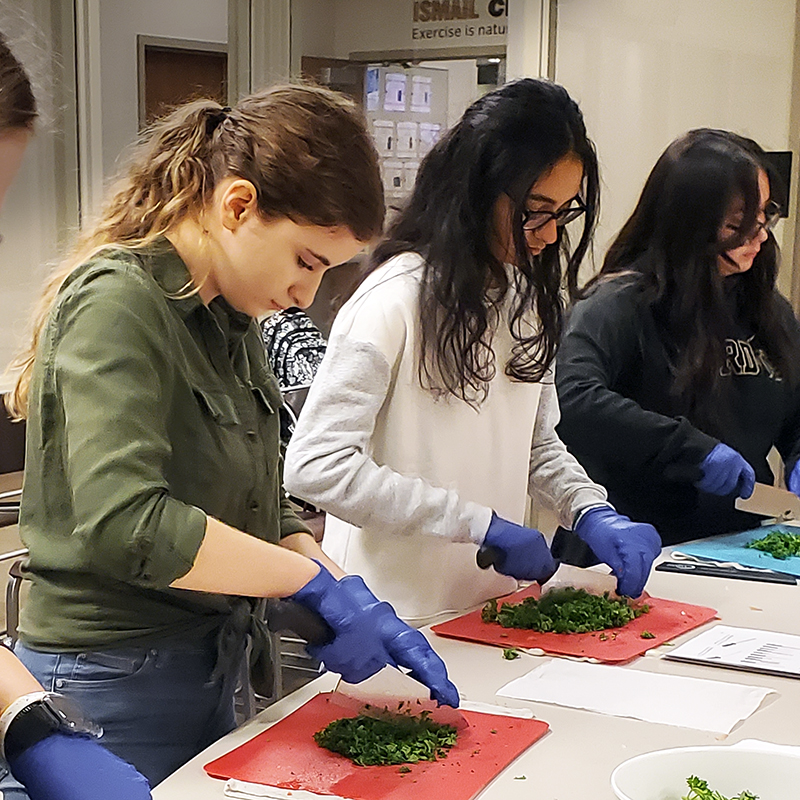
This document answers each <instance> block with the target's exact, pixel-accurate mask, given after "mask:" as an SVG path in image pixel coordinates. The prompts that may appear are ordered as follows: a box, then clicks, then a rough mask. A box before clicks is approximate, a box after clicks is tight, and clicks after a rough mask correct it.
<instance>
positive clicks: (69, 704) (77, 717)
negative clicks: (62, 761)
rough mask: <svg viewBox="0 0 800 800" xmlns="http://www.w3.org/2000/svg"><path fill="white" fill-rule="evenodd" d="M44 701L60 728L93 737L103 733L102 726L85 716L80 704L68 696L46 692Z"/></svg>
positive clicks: (98, 736) (97, 737)
mask: <svg viewBox="0 0 800 800" xmlns="http://www.w3.org/2000/svg"><path fill="white" fill-rule="evenodd" d="M45 702H46V704H47V706H48V708H49V709H50V710H51V711H52V712H53V713H54V714H55V715H56V717H58V722H59V725H60V726H61V727H62V728H64V729H66V730H69V731H72V732H73V733H85V734H88V735H89V736H93V737H94V738H95V739H99V738H100V737H101V736H102V735H103V728H102V727H101V726H100V725H98V724H97V723H95V722H92V720H90V719H89V718H88V717H87V716H85V714H84V713H83V711H82V710H81V708H80V706H79V705H78V704H77V703H76V702H74V701H73V700H70V698H69V697H64V695H63V694H48V695H47V698H46V701H45Z"/></svg>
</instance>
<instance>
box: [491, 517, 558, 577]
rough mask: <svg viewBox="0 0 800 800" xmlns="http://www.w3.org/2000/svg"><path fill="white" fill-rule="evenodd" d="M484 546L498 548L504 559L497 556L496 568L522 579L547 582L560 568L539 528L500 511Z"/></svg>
mask: <svg viewBox="0 0 800 800" xmlns="http://www.w3.org/2000/svg"><path fill="white" fill-rule="evenodd" d="M482 546H483V547H492V548H494V549H495V550H496V551H498V553H499V554H500V558H499V559H495V562H494V568H495V569H496V570H497V571H498V572H500V573H501V574H503V575H510V576H511V577H512V578H516V579H517V580H518V581H538V582H539V583H547V581H549V580H550V578H552V577H553V575H554V574H555V571H556V570H557V569H558V562H556V561H555V559H554V558H553V554H552V553H551V552H550V548H549V547H548V546H547V542H546V541H545V539H544V536H542V534H541V533H540V532H539V531H537V530H534V529H533V528H526V527H524V526H523V525H517V524H516V523H515V522H509V521H508V520H507V519H503V518H502V517H498V516H497V514H492V521H491V522H490V523H489V530H488V531H486V537H485V538H484V540H483V545H482Z"/></svg>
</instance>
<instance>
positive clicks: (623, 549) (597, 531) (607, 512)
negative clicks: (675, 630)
mask: <svg viewBox="0 0 800 800" xmlns="http://www.w3.org/2000/svg"><path fill="white" fill-rule="evenodd" d="M575 533H576V534H577V535H578V536H579V537H580V538H581V539H583V541H584V542H586V544H588V545H589V547H591V548H592V552H594V554H595V555H596V556H597V557H598V558H599V559H600V560H601V561H602V562H604V563H605V564H608V566H609V567H611V572H612V573H613V574H614V575H615V577H616V579H617V592H618V594H621V595H625V596H626V597H639V595H640V594H641V593H642V592H643V591H644V585H645V584H646V583H647V577H648V575H649V574H650V568H651V567H652V566H653V561H654V560H655V558H656V556H658V554H659V553H660V552H661V537H660V536H659V535H658V533H657V532H656V529H655V528H654V527H653V526H652V525H648V524H647V523H646V522H631V520H630V519H629V518H628V517H624V516H622V514H618V513H617V512H616V511H615V510H614V509H613V508H611V507H610V506H601V507H598V508H590V509H589V510H588V511H586V512H585V513H584V514H582V515H581V517H580V519H579V520H578V524H577V525H576V526H575Z"/></svg>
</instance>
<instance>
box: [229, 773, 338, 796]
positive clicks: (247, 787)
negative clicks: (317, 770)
mask: <svg viewBox="0 0 800 800" xmlns="http://www.w3.org/2000/svg"><path fill="white" fill-rule="evenodd" d="M223 794H224V795H225V797H230V798H232V800H254V799H255V798H258V799H259V800H260V799H261V798H267V800H345V798H341V797H339V796H338V795H334V794H325V795H322V794H315V793H314V792H307V791H305V790H304V789H280V788H278V787H277V786H262V785H261V784H259V783H247V782H246V781H236V780H233V778H231V779H230V780H229V781H227V782H226V784H225V789H224V790H223Z"/></svg>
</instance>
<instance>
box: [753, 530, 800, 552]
mask: <svg viewBox="0 0 800 800" xmlns="http://www.w3.org/2000/svg"><path fill="white" fill-rule="evenodd" d="M745 547H749V548H751V549H753V550H761V551H762V552H764V553H769V554H770V555H771V556H772V557H773V558H780V559H781V560H783V559H786V558H789V557H790V556H800V534H797V533H789V532H788V531H780V530H777V529H776V530H772V531H770V532H769V533H768V534H767V535H766V536H763V537H762V538H761V539H753V541H752V542H748V543H747V544H746V545H745Z"/></svg>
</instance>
